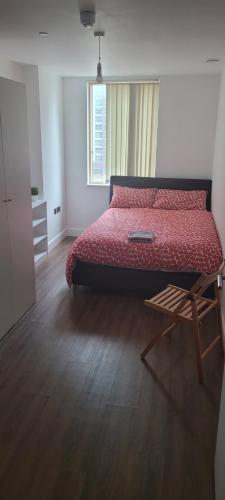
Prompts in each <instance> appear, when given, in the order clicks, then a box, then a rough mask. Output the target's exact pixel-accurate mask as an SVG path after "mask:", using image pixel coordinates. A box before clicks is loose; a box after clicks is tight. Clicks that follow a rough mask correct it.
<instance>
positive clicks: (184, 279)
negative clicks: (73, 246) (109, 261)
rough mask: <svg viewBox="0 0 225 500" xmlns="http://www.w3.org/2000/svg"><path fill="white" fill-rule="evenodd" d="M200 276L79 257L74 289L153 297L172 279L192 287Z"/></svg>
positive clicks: (179, 284)
mask: <svg viewBox="0 0 225 500" xmlns="http://www.w3.org/2000/svg"><path fill="white" fill-rule="evenodd" d="M199 276H200V274H199V273H194V272H172V271H158V270H146V269H132V268H124V267H120V268H119V267H113V266H103V265H96V264H91V263H87V262H80V261H77V262H76V265H75V268H74V271H73V283H74V291H75V289H76V288H77V286H78V285H84V286H89V287H92V288H95V289H101V290H110V291H113V292H118V293H128V292H129V293H131V294H133V293H135V294H139V295H143V296H146V297H147V296H148V297H151V296H152V295H154V294H155V293H157V292H159V291H161V290H163V289H164V288H165V287H166V286H167V285H168V284H169V283H170V284H171V285H176V286H179V287H182V288H186V289H189V288H191V287H192V286H193V284H194V283H195V281H196V280H197V279H198V277H199Z"/></svg>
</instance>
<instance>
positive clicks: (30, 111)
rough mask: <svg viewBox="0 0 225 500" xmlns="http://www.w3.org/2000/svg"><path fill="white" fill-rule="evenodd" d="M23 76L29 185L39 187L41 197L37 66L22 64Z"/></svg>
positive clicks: (41, 178)
mask: <svg viewBox="0 0 225 500" xmlns="http://www.w3.org/2000/svg"><path fill="white" fill-rule="evenodd" d="M23 78H24V82H25V84H26V94H27V118H28V131H29V149H30V172H31V185H32V186H37V187H38V188H39V193H40V197H42V196H43V175H42V154H41V123H40V100H39V79H38V78H39V75H38V67H37V66H32V65H26V66H23Z"/></svg>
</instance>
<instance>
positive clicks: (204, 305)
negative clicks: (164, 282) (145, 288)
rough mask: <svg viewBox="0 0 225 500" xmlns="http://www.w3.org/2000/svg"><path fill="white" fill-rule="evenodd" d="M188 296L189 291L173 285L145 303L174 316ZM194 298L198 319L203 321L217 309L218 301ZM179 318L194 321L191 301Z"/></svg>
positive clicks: (187, 303) (185, 305)
mask: <svg viewBox="0 0 225 500" xmlns="http://www.w3.org/2000/svg"><path fill="white" fill-rule="evenodd" d="M187 295H188V292H187V290H184V289H183V288H178V287H176V286H173V285H168V286H167V288H165V290H163V291H162V292H160V293H158V294H157V295H155V296H154V297H152V298H151V299H146V300H145V302H144V303H145V305H146V306H147V307H153V308H154V309H157V310H159V311H161V312H165V313H167V314H171V315H174V313H175V310H176V309H177V307H178V306H179V304H180V303H181V301H182V300H183V299H184V298H185V296H187ZM193 296H194V297H195V299H196V305H197V313H198V319H202V318H203V317H204V316H205V315H206V314H207V313H208V312H209V311H210V309H213V308H214V307H215V303H216V301H215V300H210V299H206V298H205V297H200V296H199V295H197V294H194V295H193ZM178 316H179V317H180V318H181V319H183V320H187V321H192V303H191V300H190V299H187V300H186V302H185V304H184V306H183V308H182V309H181V311H180V312H179V314H178Z"/></svg>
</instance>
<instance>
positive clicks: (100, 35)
mask: <svg viewBox="0 0 225 500" xmlns="http://www.w3.org/2000/svg"><path fill="white" fill-rule="evenodd" d="M94 36H95V37H96V38H98V64H97V76H96V82H97V83H102V82H103V76H102V65H101V38H103V37H104V36H105V32H104V31H95V32H94Z"/></svg>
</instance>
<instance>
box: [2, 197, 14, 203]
mask: <svg viewBox="0 0 225 500" xmlns="http://www.w3.org/2000/svg"><path fill="white" fill-rule="evenodd" d="M2 201H3V203H8V201H12V199H11V198H8V199H7V200H2Z"/></svg>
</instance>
